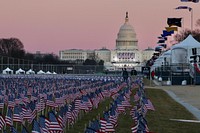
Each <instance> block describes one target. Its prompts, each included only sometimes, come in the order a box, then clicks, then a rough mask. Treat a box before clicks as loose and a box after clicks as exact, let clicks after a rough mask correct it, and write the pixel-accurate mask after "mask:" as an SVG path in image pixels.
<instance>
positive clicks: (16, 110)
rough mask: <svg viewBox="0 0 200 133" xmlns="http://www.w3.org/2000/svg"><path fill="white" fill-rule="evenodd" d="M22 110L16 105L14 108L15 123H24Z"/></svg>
mask: <svg viewBox="0 0 200 133" xmlns="http://www.w3.org/2000/svg"><path fill="white" fill-rule="evenodd" d="M21 112H22V109H21V107H20V106H18V105H16V106H15V107H14V112H13V121H15V122H22V121H23V117H22V114H21Z"/></svg>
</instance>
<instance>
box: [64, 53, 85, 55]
mask: <svg viewBox="0 0 200 133" xmlns="http://www.w3.org/2000/svg"><path fill="white" fill-rule="evenodd" d="M62 54H63V55H82V54H83V53H62Z"/></svg>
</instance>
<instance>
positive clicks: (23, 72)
mask: <svg viewBox="0 0 200 133" xmlns="http://www.w3.org/2000/svg"><path fill="white" fill-rule="evenodd" d="M15 73H16V74H25V71H24V70H22V69H21V68H19V69H18V70H17V71H16V72H15Z"/></svg>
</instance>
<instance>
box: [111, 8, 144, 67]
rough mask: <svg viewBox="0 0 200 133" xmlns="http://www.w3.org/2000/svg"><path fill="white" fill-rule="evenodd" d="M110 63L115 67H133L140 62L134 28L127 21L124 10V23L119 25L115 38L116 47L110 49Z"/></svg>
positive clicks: (140, 56) (140, 55)
mask: <svg viewBox="0 0 200 133" xmlns="http://www.w3.org/2000/svg"><path fill="white" fill-rule="evenodd" d="M110 60H111V63H112V64H113V66H114V67H115V68H116V69H121V68H123V67H126V68H133V67H135V66H137V65H138V64H140V62H142V54H141V51H139V50H138V40H137V38H136V33H135V30H134V28H133V27H132V26H131V25H130V23H129V18H128V12H126V17H125V23H124V24H123V25H122V26H121V27H120V29H119V32H118V34H117V39H116V49H115V50H111V58H110Z"/></svg>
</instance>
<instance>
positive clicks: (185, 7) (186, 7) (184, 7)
mask: <svg viewBox="0 0 200 133" xmlns="http://www.w3.org/2000/svg"><path fill="white" fill-rule="evenodd" d="M175 9H176V10H177V9H188V10H189V11H192V8H191V7H188V6H179V7H176V8H175Z"/></svg>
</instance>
